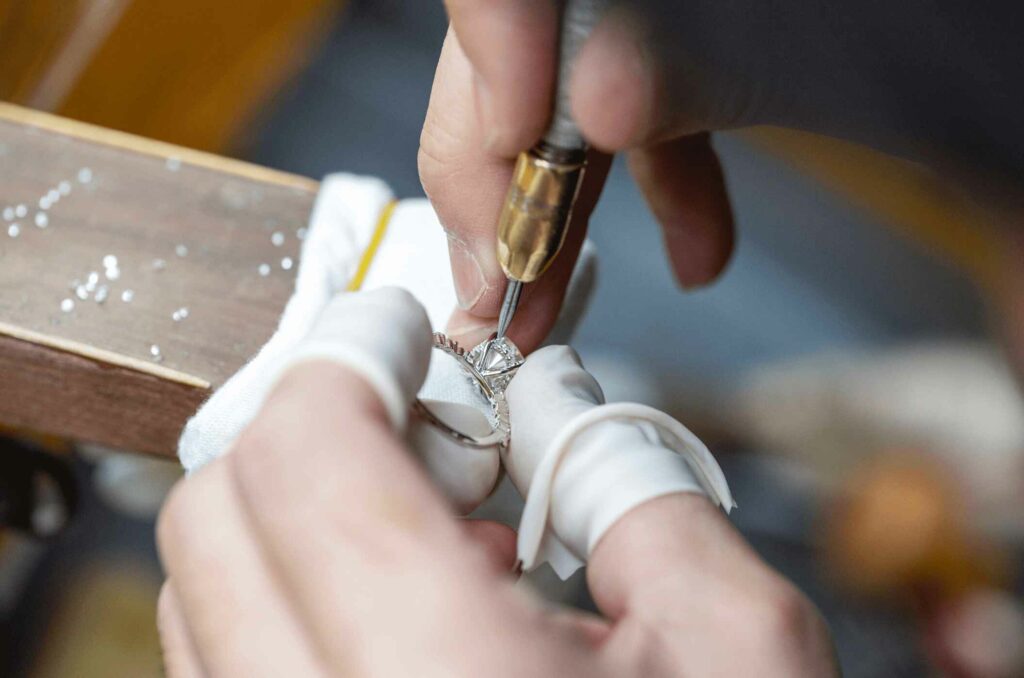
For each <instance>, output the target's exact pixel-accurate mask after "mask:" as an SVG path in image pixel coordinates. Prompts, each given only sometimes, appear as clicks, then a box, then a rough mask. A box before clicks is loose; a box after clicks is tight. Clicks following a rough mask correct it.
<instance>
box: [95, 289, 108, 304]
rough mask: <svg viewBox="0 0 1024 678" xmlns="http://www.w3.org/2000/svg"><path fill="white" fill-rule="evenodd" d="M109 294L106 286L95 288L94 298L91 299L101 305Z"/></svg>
mask: <svg viewBox="0 0 1024 678" xmlns="http://www.w3.org/2000/svg"><path fill="white" fill-rule="evenodd" d="M109 294H110V290H109V289H108V288H107V286H106V285H100V286H99V287H98V288H96V296H95V297H93V299H95V300H96V303H97V304H102V303H103V302H104V301H106V300H107V296H108V295H109Z"/></svg>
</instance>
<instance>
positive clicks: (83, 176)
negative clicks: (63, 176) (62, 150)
mask: <svg viewBox="0 0 1024 678" xmlns="http://www.w3.org/2000/svg"><path fill="white" fill-rule="evenodd" d="M90 181H92V170H91V169H89V168H88V167H83V168H82V169H80V170H78V183H80V184H87V183H89V182H90Z"/></svg>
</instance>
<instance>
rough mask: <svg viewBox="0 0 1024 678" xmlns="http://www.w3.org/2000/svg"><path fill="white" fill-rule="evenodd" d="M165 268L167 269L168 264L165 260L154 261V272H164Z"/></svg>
mask: <svg viewBox="0 0 1024 678" xmlns="http://www.w3.org/2000/svg"><path fill="white" fill-rule="evenodd" d="M165 268H167V262H166V261H164V260H163V259H154V260H153V270H154V271H162V270H164V269H165Z"/></svg>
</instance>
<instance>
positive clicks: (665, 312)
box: [0, 0, 1024, 677]
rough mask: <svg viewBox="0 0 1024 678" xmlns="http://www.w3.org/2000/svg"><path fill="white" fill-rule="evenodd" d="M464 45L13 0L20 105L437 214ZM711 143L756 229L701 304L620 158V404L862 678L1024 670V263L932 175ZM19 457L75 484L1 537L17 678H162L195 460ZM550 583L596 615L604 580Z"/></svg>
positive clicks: (10, 49)
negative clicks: (671, 453)
mask: <svg viewBox="0 0 1024 678" xmlns="http://www.w3.org/2000/svg"><path fill="white" fill-rule="evenodd" d="M250 5H251V6H250ZM445 30H446V19H445V15H444V11H443V8H442V5H441V2H440V0H429V1H428V0H350V1H349V2H347V3H341V4H339V3H334V2H323V1H320V0H302V1H292V2H270V1H267V0H264V1H262V2H257V3H248V4H247V6H246V8H245V9H244V10H240V9H239V8H238V6H237V3H224V2H210V1H209V0H206V1H205V2H198V1H192V0H188V1H186V0H177V1H171V0H152V1H151V0H134V1H133V0H106V1H103V0H96V1H88V0H80V1H78V2H69V1H68V0H49V1H47V0H20V1H19V0H0V98H3V99H5V100H9V101H14V102H17V103H21V104H23V105H28V106H32V107H36V108H40V109H45V110H52V111H55V112H57V113H60V114H63V115H67V116H70V117H74V118H78V119H83V120H87V121H90V122H95V123H97V124H101V125H104V126H110V127H114V128H117V129H124V130H127V131H131V132H135V133H138V134H141V135H144V136H149V137H154V138H158V139H162V140H166V141H171V142H174V143H179V144H182V145H185V146H190V147H195V148H201V149H204V150H211V151H214V152H219V153H223V154H228V155H234V156H238V157H241V158H244V159H247V160H251V161H253V162H256V163H259V164H263V165H267V166H271V167H275V168H280V169H284V170H288V171H291V172H296V173H299V174H303V175H307V176H310V177H320V176H322V175H324V174H327V173H330V172H333V171H339V170H344V171H348V172H357V173H366V174H373V175H377V176H380V177H382V178H384V179H385V180H387V181H388V182H389V183H390V184H391V186H392V187H393V189H394V190H395V192H396V193H397V194H398V195H399V196H400V197H420V196H421V195H422V191H421V188H420V185H419V181H418V178H417V173H416V150H417V145H418V137H419V131H420V126H421V124H422V121H423V116H424V112H425V110H426V105H427V100H428V96H429V93H430V86H431V80H432V78H433V71H434V66H435V63H436V59H437V55H438V52H439V50H440V45H441V42H442V40H443V38H444V34H445ZM715 142H716V145H717V147H718V149H719V152H720V153H721V156H722V161H723V164H724V168H725V172H726V175H727V179H728V184H729V188H730V192H731V195H732V199H733V206H734V210H735V213H736V217H737V222H738V229H739V240H738V249H737V252H736V255H735V258H734V260H733V262H732V263H731V265H730V267H729V269H728V271H727V273H726V275H725V276H724V277H723V278H722V280H721V281H720V282H718V283H717V284H715V285H714V286H712V287H710V288H709V289H707V290H702V291H698V292H688V293H685V294H684V293H682V292H680V291H679V290H678V288H677V287H676V285H675V284H674V282H673V279H672V276H671V272H670V269H669V266H668V264H667V261H666V259H665V257H664V256H663V253H662V250H661V247H660V234H659V232H658V228H657V226H656V224H655V223H654V221H653V219H652V218H651V216H650V215H649V214H648V212H647V210H646V207H645V206H644V204H643V201H642V198H641V197H640V195H639V194H638V192H637V190H636V188H635V187H634V186H633V184H632V182H631V180H630V177H629V175H628V173H627V171H626V170H625V167H624V166H623V165H622V163H618V164H617V165H616V166H615V168H614V169H613V172H612V175H611V177H610V179H609V181H608V185H607V188H606V190H605V193H604V195H603V197H602V200H601V203H600V205H599V207H598V209H597V212H596V213H595V216H594V218H593V221H592V224H591V238H592V239H593V241H594V242H595V244H596V245H597V248H598V251H599V252H603V253H606V254H605V256H604V257H603V258H602V260H601V268H600V270H601V274H600V282H599V286H598V289H597V292H596V295H595V298H594V301H593V304H592V305H591V309H590V312H589V314H588V315H587V317H586V318H585V320H584V322H583V324H582V327H581V329H580V331H579V334H578V337H577V341H576V343H577V346H578V348H579V350H580V352H581V354H582V355H583V358H584V361H585V362H586V364H587V365H588V367H590V368H591V369H592V370H593V371H594V372H596V373H597V374H598V376H599V378H600V379H601V380H602V383H603V384H604V385H605V387H606V390H607V392H608V395H609V398H610V399H617V398H618V399H627V398H628V399H635V400H641V401H645V402H649V403H652V404H655V405H658V406H660V407H663V408H666V409H668V410H669V411H671V412H673V413H674V414H676V415H677V416H678V417H679V418H680V419H681V420H682V421H683V422H685V423H687V425H690V426H691V427H692V428H694V429H695V430H697V431H698V432H699V433H701V434H702V435H703V436H704V437H705V438H706V440H708V441H709V443H710V446H711V447H712V449H713V450H714V451H715V452H716V453H717V454H718V455H719V456H720V458H721V460H722V462H723V466H725V467H726V472H727V475H728V476H729V478H730V482H731V484H732V486H733V489H734V493H735V495H736V498H737V501H738V503H739V509H738V510H737V511H736V512H734V514H733V516H734V520H735V522H736V524H737V526H738V527H739V528H740V529H741V530H742V531H743V532H744V533H745V534H746V536H747V537H748V538H749V539H750V540H751V541H752V543H753V544H754V545H755V546H756V547H757V549H758V550H759V552H760V553H761V554H762V555H763V556H764V557H765V558H766V559H767V560H768V561H769V562H771V563H772V564H773V565H774V566H775V567H777V568H779V569H780V570H781V571H782V572H784V573H785V574H786V575H787V576H788V577H790V578H791V579H793V580H794V581H795V582H796V583H797V584H798V585H799V586H800V587H801V588H802V589H803V590H804V591H806V592H807V593H808V594H809V595H810V596H811V597H812V598H813V599H814V601H815V602H816V603H817V604H818V605H819V606H820V608H821V609H822V611H823V612H824V614H825V616H826V617H827V619H828V621H829V623H830V625H831V628H832V631H833V634H834V637H835V640H836V644H837V648H838V653H839V658H840V661H841V663H842V666H843V670H844V673H845V675H847V676H852V677H862V676H863V677H873V676H923V675H948V676H1020V675H1024V640H1022V639H1024V612H1022V603H1021V597H1020V594H1021V589H1022V586H1024V581H1022V579H1024V577H1022V573H1024V566H1022V562H1024V561H1022V550H1021V545H1022V543H1024V541H1022V540H1024V400H1022V398H1021V395H1020V391H1019V389H1018V385H1019V383H1020V381H1019V374H1017V373H1015V371H1014V370H1013V368H1012V365H1013V364H1014V362H1015V361H1014V359H1013V357H1014V355H1016V354H1017V353H1016V352H1017V351H1021V350H1022V347H1024V326H1019V325H1017V324H1015V321H1014V320H1013V318H1014V317H1015V316H1014V315H1013V313H1012V312H1011V309H1013V308H1024V306H1022V305H1021V304H1024V301H1022V300H1024V277H1022V276H1020V275H1018V274H1016V273H1015V267H1014V264H1019V263H1020V262H1021V261H1024V258H1022V257H1021V254H1022V253H1024V250H1022V249H1014V247H1016V245H1013V243H1012V242H1010V241H1008V240H1006V238H1005V236H1003V235H1002V234H1001V231H1000V230H999V228H998V226H997V225H996V219H995V218H994V217H993V216H992V215H991V214H990V213H989V211H988V210H986V208H985V206H984V205H979V204H977V203H976V202H974V201H973V200H972V199H971V198H970V197H969V196H965V195H962V194H961V193H960V192H959V190H958V189H957V187H955V186H950V185H948V184H946V183H944V182H943V181H942V180H941V179H940V178H938V177H936V176H934V175H932V174H931V173H930V172H928V171H927V170H926V169H925V168H922V167H919V166H916V165H911V164H909V163H905V162H903V161H899V160H895V159H892V158H888V157H885V156H882V155H880V154H877V153H874V152H872V151H868V150H866V149H861V148H857V147H853V146H850V145H847V144H843V143H839V142H834V141H830V140H825V139H820V138H816V137H811V136H808V135H801V134H796V133H792V132H783V131H780V130H754V131H748V132H739V133H730V134H722V135H718V136H717V137H716V140H715ZM608 253H614V256H608ZM1007 253H1011V254H1007ZM1022 315H1024V314H1022ZM1018 321H1019V319H1018ZM6 444H7V446H8V447H9V448H10V450H5V451H4V452H3V454H0V459H3V460H4V463H5V464H7V465H8V466H10V469H9V474H10V475H8V473H3V474H0V475H2V476H3V477H11V478H16V477H19V476H18V474H19V473H20V472H21V471H19V468H20V467H19V466H18V462H16V461H13V460H16V459H24V458H25V457H24V456H23V455H30V456H31V455H42V456H44V457H47V458H57V459H60V460H61V461H62V464H63V465H62V466H61V470H60V471H59V472H54V474H52V475H53V477H52V478H51V479H50V480H47V481H46V482H47V483H50V485H52V487H51V488H50V489H49V490H48V491H49V493H50V495H52V497H53V501H52V502H50V505H48V506H50V508H47V507H46V506H43V507H36V512H37V514H38V515H36V514H34V515H33V517H32V521H35V522H33V523H32V524H31V525H30V527H31V528H32V529H29V530H26V529H20V530H17V529H11V530H7V531H6V532H5V534H4V536H3V538H2V541H0V619H2V623H3V635H2V638H0V674H3V675H16V676H76V677H84V676H112V675H116V676H121V675H124V676H129V675H130V676H145V675H153V676H156V675H160V659H159V650H158V645H157V641H156V636H155V628H154V626H153V614H154V605H155V596H156V592H157V590H158V587H159V582H160V580H161V575H160V570H159V564H158V561H157V559H156V555H155V550H154V546H153V539H152V530H153V520H154V517H155V513H156V510H157V508H158V506H159V503H160V501H161V498H162V496H163V494H164V493H165V492H166V490H167V488H168V487H169V486H170V484H171V483H172V482H173V481H174V480H175V479H176V477H177V476H178V471H177V469H176V467H175V465H173V464H169V463H167V462H160V461H155V460H149V459H142V458H138V457H134V456H131V455H126V454H122V453H114V452H111V451H107V450H97V449H88V448H85V449H84V448H82V447H81V446H73V445H70V444H68V443H64V442H62V441H52V440H38V439H25V438H18V439H14V438H12V439H11V440H9V441H8V442H7V443H6ZM61 474H63V475H61ZM67 488H73V489H70V490H69V489H67ZM44 494H45V493H44ZM513 503H514V502H513V500H512V499H510V498H509V497H508V496H507V495H506V494H503V495H501V496H499V497H498V498H497V500H496V502H495V503H494V504H493V505H492V506H490V507H489V508H488V509H487V510H488V511H490V512H491V514H492V515H497V516H509V515H511V513H512V509H513ZM53 506H56V507H58V508H57V509H54V508H53ZM61 507H63V508H61ZM46 511H50V513H53V512H54V511H57V513H59V514H60V515H56V516H50V518H47V516H48V515H50V514H48V513H46ZM65 513H67V514H68V515H65ZM47 520H49V522H47ZM30 522H31V521H30ZM48 525H50V526H54V527H53V529H52V530H49V531H48V528H47V526H48ZM30 531H35V532H42V533H47V534H48V533H49V532H52V533H53V535H52V536H49V537H47V538H46V539H40V538H38V537H32V536H28V535H27V534H26V533H27V532H30ZM533 584H534V585H535V586H537V587H538V588H539V589H540V590H542V591H543V592H544V593H545V595H548V596H550V597H552V598H555V599H559V600H562V601H565V602H567V603H570V604H578V605H584V606H585V605H588V604H589V602H588V599H587V596H586V592H585V589H584V587H583V586H582V582H581V579H580V578H579V577H576V578H574V579H573V580H571V581H570V582H568V583H567V584H564V585H563V584H559V583H557V582H556V581H555V580H554V578H553V577H552V576H551V575H550V573H543V572H542V573H538V574H536V575H535V576H534V577H533Z"/></svg>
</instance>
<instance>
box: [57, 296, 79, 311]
mask: <svg viewBox="0 0 1024 678" xmlns="http://www.w3.org/2000/svg"><path fill="white" fill-rule="evenodd" d="M60 310H62V311H64V312H65V313H71V312H72V311H74V310H75V300H74V299H65V300H64V301H62V302H60Z"/></svg>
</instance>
